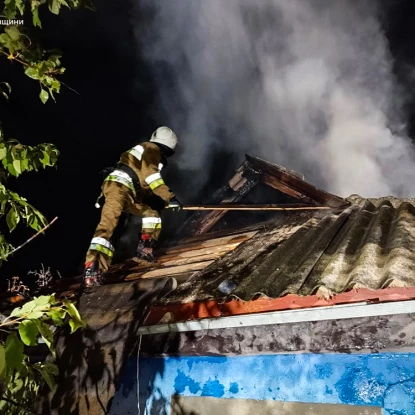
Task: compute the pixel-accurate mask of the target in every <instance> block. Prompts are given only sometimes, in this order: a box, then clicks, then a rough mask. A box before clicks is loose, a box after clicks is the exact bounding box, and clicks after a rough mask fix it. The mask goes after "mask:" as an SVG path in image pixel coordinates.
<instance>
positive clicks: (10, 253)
mask: <svg viewBox="0 0 415 415" xmlns="http://www.w3.org/2000/svg"><path fill="white" fill-rule="evenodd" d="M57 219H58V217H57V216H56V218H55V219H53V220H52V222H50V223H49V224H47V225H46V226H45V227H44V228H42V229H41V230H40V231H39V232H38V233H36V234H35V235H33V236H32V237H31V238H29V239H28V240H27V241H26V242H25V243H23V244H21V245H20V246H18V247H17V248H15V249H13V251H11V252H9V253H8V254H7V255H6V257H5V258H7V257H8V256H9V255H12V254H14V253H15V252H16V251H18V250H19V249H21V248H23V247H24V246H25V245H26V244H28V243H29V242H30V241H32V240H33V239H35V238H36V237H37V236H39V235H40V234H41V233H43V232H44V231H45V230H46V229H48V228H49V227H50V226H52V224H53V223H54V222H55V221H56V220H57Z"/></svg>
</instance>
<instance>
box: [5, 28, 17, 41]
mask: <svg viewBox="0 0 415 415" xmlns="http://www.w3.org/2000/svg"><path fill="white" fill-rule="evenodd" d="M4 31H5V32H6V33H7V34H8V35H9V38H10V39H11V40H14V41H16V40H19V38H20V35H21V33H20V31H19V29H18V28H17V27H16V26H6V28H5V29H4Z"/></svg>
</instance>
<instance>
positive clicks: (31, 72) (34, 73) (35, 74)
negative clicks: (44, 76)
mask: <svg viewBox="0 0 415 415" xmlns="http://www.w3.org/2000/svg"><path fill="white" fill-rule="evenodd" d="M24 73H25V74H26V75H27V76H28V77H29V78H32V79H39V78H40V76H39V68H36V67H35V66H28V67H27V68H26V69H25V71H24Z"/></svg>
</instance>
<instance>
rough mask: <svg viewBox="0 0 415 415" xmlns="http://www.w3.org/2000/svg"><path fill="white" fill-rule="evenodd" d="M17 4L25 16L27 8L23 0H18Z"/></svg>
mask: <svg viewBox="0 0 415 415" xmlns="http://www.w3.org/2000/svg"><path fill="white" fill-rule="evenodd" d="M15 4H16V7H17V9H18V10H19V12H20V14H21V15H22V16H23V14H24V9H25V7H24V2H23V0H16V1H15Z"/></svg>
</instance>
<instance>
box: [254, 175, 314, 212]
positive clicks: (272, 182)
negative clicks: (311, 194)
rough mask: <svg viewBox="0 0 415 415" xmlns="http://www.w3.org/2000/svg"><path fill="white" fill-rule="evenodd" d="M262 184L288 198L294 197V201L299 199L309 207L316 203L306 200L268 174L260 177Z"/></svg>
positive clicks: (305, 197) (306, 198)
mask: <svg viewBox="0 0 415 415" xmlns="http://www.w3.org/2000/svg"><path fill="white" fill-rule="evenodd" d="M262 182H263V183H264V184H266V185H267V186H270V187H272V188H273V189H275V190H278V191H280V192H282V193H285V194H287V195H288V196H291V197H295V198H296V199H301V201H303V202H305V203H308V204H310V205H313V204H315V203H316V202H315V201H314V200H312V199H310V198H308V197H307V196H304V195H303V194H302V193H301V192H298V191H297V190H295V189H292V188H291V187H288V186H286V185H284V184H282V183H281V182H280V181H278V180H277V179H276V178H275V177H273V176H271V175H270V174H268V173H264V174H263V175H262Z"/></svg>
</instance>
